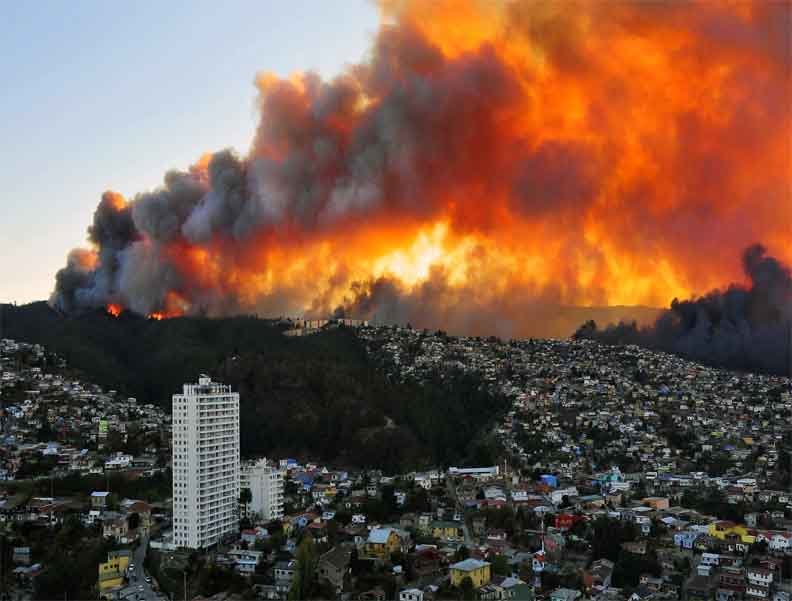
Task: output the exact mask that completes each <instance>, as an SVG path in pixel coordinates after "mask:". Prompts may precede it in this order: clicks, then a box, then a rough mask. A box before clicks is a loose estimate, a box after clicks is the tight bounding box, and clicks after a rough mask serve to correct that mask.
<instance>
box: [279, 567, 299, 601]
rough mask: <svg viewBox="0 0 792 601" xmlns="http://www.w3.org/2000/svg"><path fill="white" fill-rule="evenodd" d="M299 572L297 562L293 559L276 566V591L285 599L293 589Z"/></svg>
mask: <svg viewBox="0 0 792 601" xmlns="http://www.w3.org/2000/svg"><path fill="white" fill-rule="evenodd" d="M296 570H297V562H296V561H294V560H293V559H292V560H290V561H279V562H277V563H276V564H275V569H274V570H273V575H274V578H275V589H276V590H277V592H278V593H279V594H281V595H283V596H284V597H285V596H286V595H287V594H288V592H289V589H291V585H292V581H293V580H294V574H295V572H296Z"/></svg>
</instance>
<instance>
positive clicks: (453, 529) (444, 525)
mask: <svg viewBox="0 0 792 601" xmlns="http://www.w3.org/2000/svg"><path fill="white" fill-rule="evenodd" d="M432 536H434V537H435V538H439V539H440V540H444V541H447V540H461V539H462V537H463V532H462V525H461V524H460V523H459V522H449V521H441V520H438V521H434V522H432Z"/></svg>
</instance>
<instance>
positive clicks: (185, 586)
mask: <svg viewBox="0 0 792 601" xmlns="http://www.w3.org/2000/svg"><path fill="white" fill-rule="evenodd" d="M182 574H183V575H184V601H187V570H184V571H183V572H182Z"/></svg>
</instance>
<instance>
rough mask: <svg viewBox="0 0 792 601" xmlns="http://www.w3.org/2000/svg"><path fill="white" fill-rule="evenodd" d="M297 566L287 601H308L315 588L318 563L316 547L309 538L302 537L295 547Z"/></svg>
mask: <svg viewBox="0 0 792 601" xmlns="http://www.w3.org/2000/svg"><path fill="white" fill-rule="evenodd" d="M296 558H297V565H296V568H295V571H294V580H293V581H292V585H291V589H289V595H288V599H289V601H300V600H302V599H308V598H310V597H311V594H312V593H313V592H314V589H315V586H316V566H317V563H318V558H317V553H316V547H315V545H314V542H313V539H312V538H311V537H310V536H304V537H303V539H302V541H301V542H300V546H299V547H297V557H296Z"/></svg>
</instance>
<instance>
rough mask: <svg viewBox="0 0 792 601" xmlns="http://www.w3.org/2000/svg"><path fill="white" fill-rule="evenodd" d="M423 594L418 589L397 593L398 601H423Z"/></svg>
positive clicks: (407, 589)
mask: <svg viewBox="0 0 792 601" xmlns="http://www.w3.org/2000/svg"><path fill="white" fill-rule="evenodd" d="M423 598H424V594H423V591H422V590H421V589H418V588H406V589H404V590H403V591H401V592H400V593H399V601H423Z"/></svg>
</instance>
